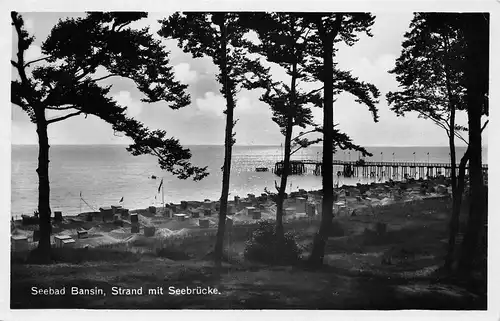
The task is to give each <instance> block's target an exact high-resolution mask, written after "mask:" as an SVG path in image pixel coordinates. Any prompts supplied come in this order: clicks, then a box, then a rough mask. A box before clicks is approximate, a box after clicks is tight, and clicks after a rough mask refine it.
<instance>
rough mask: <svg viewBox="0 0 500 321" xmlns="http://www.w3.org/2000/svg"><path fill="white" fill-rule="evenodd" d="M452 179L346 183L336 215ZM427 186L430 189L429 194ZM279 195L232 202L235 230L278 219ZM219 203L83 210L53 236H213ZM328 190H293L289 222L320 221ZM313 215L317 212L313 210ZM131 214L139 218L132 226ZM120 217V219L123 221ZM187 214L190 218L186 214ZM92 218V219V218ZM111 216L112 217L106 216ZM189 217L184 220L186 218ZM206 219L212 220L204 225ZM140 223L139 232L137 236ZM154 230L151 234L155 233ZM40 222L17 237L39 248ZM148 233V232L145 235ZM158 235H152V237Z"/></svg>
mask: <svg viewBox="0 0 500 321" xmlns="http://www.w3.org/2000/svg"><path fill="white" fill-rule="evenodd" d="M446 183H447V179H444V178H439V179H430V180H422V181H418V180H415V181H412V182H411V183H403V182H391V183H389V182H385V183H372V184H365V185H362V184H359V185H357V186H349V185H343V186H340V187H338V188H335V189H334V191H335V194H336V196H334V208H333V211H334V217H336V218H338V217H345V216H358V215H361V216H363V215H369V216H374V215H377V213H378V212H381V211H382V209H383V208H384V207H386V206H391V205H393V204H404V203H406V202H412V201H418V200H425V199H437V198H439V199H442V198H449V197H450V195H449V189H448V188H446ZM422 186H427V188H426V189H428V190H429V192H426V193H425V195H424V194H423V193H422V191H421V189H422ZM272 197H273V196H270V195H269V194H265V193H262V194H261V195H260V196H255V195H253V194H248V195H247V197H238V196H236V197H234V198H233V199H230V200H228V220H230V221H231V222H230V223H229V224H230V228H231V227H232V226H243V227H244V226H247V227H249V226H251V225H255V223H257V222H258V221H260V220H271V221H273V220H275V219H276V203H275V202H274V201H273V200H272ZM218 203H219V202H218V201H212V200H208V199H206V200H204V201H182V202H181V203H180V204H172V203H171V204H167V206H165V207H163V206H162V207H153V206H151V207H149V208H145V209H144V208H142V209H130V210H126V211H127V215H126V216H123V215H122V214H121V213H122V212H121V211H122V209H121V208H118V207H115V208H116V209H117V210H116V212H114V211H113V212H112V213H111V212H109V211H110V210H111V208H109V209H108V212H107V213H104V212H102V211H101V212H82V213H79V214H77V215H71V216H70V215H63V217H62V220H61V221H55V220H54V218H52V220H53V233H52V236H51V238H54V236H56V235H67V236H71V237H72V238H74V239H76V241H77V245H78V247H80V246H85V245H90V246H100V245H103V244H113V243H120V242H121V241H123V240H125V239H130V238H134V235H136V236H135V238H136V237H138V236H139V235H140V236H141V237H143V236H146V233H148V234H149V235H148V236H146V237H152V236H155V237H161V238H165V237H166V238H168V237H171V236H174V237H175V235H180V234H182V235H187V234H191V233H198V232H196V231H201V232H202V233H210V232H213V231H212V230H214V228H216V227H217V226H218V219H219V215H218V211H219V208H218V206H219V205H218ZM321 206H322V191H321V190H315V191H304V190H299V191H298V192H292V193H289V194H287V197H286V199H285V202H284V211H285V213H284V217H283V220H284V221H285V222H287V221H294V220H301V219H309V220H318V219H320V218H321V212H322V207H321ZM311 211H312V212H311ZM131 214H136V218H135V219H134V220H135V221H136V223H133V222H132V218H131V216H130V215H131ZM115 215H119V217H120V219H119V220H117V216H115ZM183 215H184V216H183ZM89 216H91V217H92V218H91V219H90V220H89ZM105 216H106V218H105ZM181 216H183V217H181ZM201 221H206V222H204V223H203V226H202V222H201ZM134 225H136V226H137V227H136V231H135V232H134ZM151 228H152V230H153V232H146V230H147V229H151ZM37 229H38V224H33V223H32V224H30V225H25V224H23V221H22V220H16V221H12V222H11V235H12V236H14V235H19V236H23V237H26V238H27V239H31V243H30V244H31V246H33V245H34V244H36V242H37V241H36V240H34V234H35V232H34V231H35V230H37ZM141 230H142V231H141ZM79 231H80V232H81V231H85V232H86V234H87V233H88V234H89V238H85V239H79V237H80V235H79ZM151 233H152V234H151Z"/></svg>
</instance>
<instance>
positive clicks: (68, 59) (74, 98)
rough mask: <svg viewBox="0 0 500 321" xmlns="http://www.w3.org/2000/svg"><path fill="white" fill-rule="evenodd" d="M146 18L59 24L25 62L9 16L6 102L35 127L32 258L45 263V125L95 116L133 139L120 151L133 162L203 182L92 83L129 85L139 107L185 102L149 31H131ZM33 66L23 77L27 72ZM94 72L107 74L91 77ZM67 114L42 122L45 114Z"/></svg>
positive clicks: (182, 157)
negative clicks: (10, 72) (148, 160)
mask: <svg viewBox="0 0 500 321" xmlns="http://www.w3.org/2000/svg"><path fill="white" fill-rule="evenodd" d="M146 16H147V14H146V13H140V12H120V13H118V12H109V13H103V12H99V13H92V12H91V13H87V15H86V17H84V18H78V19H66V20H60V21H59V22H58V23H57V25H56V26H54V28H53V29H52V31H51V33H50V35H49V36H48V37H47V39H45V41H44V42H43V44H42V47H41V49H42V53H43V55H44V56H43V57H42V58H40V59H36V60H34V61H26V60H25V52H26V50H27V49H28V48H29V47H30V45H31V44H32V43H33V41H34V37H33V36H30V35H29V33H28V32H27V31H26V29H25V28H24V22H23V19H22V16H21V15H20V14H18V13H16V12H12V13H11V18H12V25H13V26H14V29H15V32H16V34H17V37H18V42H17V54H16V58H17V59H16V60H11V64H12V66H14V68H15V70H16V71H17V73H18V76H19V77H18V78H19V79H17V80H13V81H12V82H11V92H12V95H11V97H12V98H11V101H12V103H13V104H15V105H18V106H19V107H21V108H22V109H23V110H24V111H25V112H26V113H27V114H28V115H29V117H30V119H31V121H32V122H33V123H35V124H36V126H37V130H36V131H37V134H38V140H39V141H38V142H39V154H38V169H37V173H38V178H39V188H38V190H39V195H38V212H39V220H40V241H39V244H38V249H37V252H38V255H39V258H40V259H41V260H43V261H49V260H50V246H51V245H50V233H51V219H50V215H51V210H50V183H49V137H48V134H47V128H48V126H49V125H50V124H53V123H56V122H60V121H64V120H66V119H69V118H71V117H75V116H78V115H85V116H87V115H89V114H90V115H94V116H97V117H99V118H101V119H103V120H104V121H106V122H107V123H109V124H111V126H112V128H113V129H114V130H115V131H117V132H123V133H124V134H125V135H127V136H129V137H130V138H132V140H133V144H132V145H130V146H129V147H128V148H127V150H128V151H129V152H131V153H132V154H134V155H141V154H152V155H155V156H157V157H158V160H159V165H160V167H161V168H162V169H165V170H168V171H170V172H172V173H173V174H174V175H177V176H178V177H179V178H182V179H185V178H188V177H193V178H194V179H195V180H198V179H202V178H203V177H204V176H206V175H207V174H206V168H197V167H193V166H192V165H191V164H190V163H189V159H190V157H191V154H190V152H189V150H188V149H184V148H182V146H181V145H180V144H179V141H178V140H176V139H174V138H166V132H165V131H163V130H155V131H151V130H149V129H148V128H146V127H145V126H144V125H143V124H142V123H140V122H138V121H136V120H135V119H133V118H130V117H128V116H127V115H126V108H127V107H126V106H123V107H122V106H119V105H118V104H117V103H116V101H114V100H113V99H112V98H109V97H108V94H109V93H110V90H111V86H101V85H99V81H101V80H104V79H107V78H110V77H121V78H128V79H131V80H133V81H134V82H135V83H136V84H137V88H138V89H139V90H140V91H141V92H142V93H144V95H145V98H144V99H143V101H144V102H157V101H166V102H170V103H171V105H170V107H171V108H173V109H177V108H181V107H184V106H186V105H188V104H189V103H190V98H189V96H188V95H186V93H185V89H186V86H185V85H182V84H180V83H178V82H177V81H176V80H175V79H174V74H173V72H172V67H170V66H169V60H168V54H167V52H166V51H165V48H164V47H163V46H162V45H161V44H160V42H159V41H157V40H155V39H153V37H152V35H151V34H150V33H149V32H148V28H145V29H142V30H135V29H132V28H130V26H129V25H130V24H131V23H132V22H134V21H138V20H140V19H142V18H145V17H146ZM32 65H33V66H35V67H34V68H33V69H32V70H31V73H30V70H29V69H28V68H30V67H31V66H32ZM97 68H104V69H105V70H106V71H107V72H108V74H107V75H105V76H102V77H98V78H97V77H96V75H95V73H96V70H97ZM53 110H55V111H61V112H65V111H68V113H67V114H66V115H64V116H59V117H55V118H51V119H47V117H46V113H47V112H48V111H53Z"/></svg>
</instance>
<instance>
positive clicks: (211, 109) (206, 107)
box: [196, 91, 226, 116]
mask: <svg viewBox="0 0 500 321" xmlns="http://www.w3.org/2000/svg"><path fill="white" fill-rule="evenodd" d="M196 106H197V107H198V109H199V111H200V112H202V113H212V114H215V115H216V116H222V115H224V113H223V112H224V110H225V109H226V100H225V99H224V97H222V96H221V95H216V94H214V93H213V92H211V91H209V92H207V93H205V97H204V98H197V99H196Z"/></svg>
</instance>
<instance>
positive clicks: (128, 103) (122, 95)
mask: <svg viewBox="0 0 500 321" xmlns="http://www.w3.org/2000/svg"><path fill="white" fill-rule="evenodd" d="M113 99H114V100H116V102H117V103H118V104H119V105H120V106H122V107H127V115H128V116H130V117H136V116H137V115H139V114H140V113H141V112H142V104H141V102H140V101H137V100H135V99H133V98H132V95H131V94H130V92H129V91H126V90H122V91H120V92H118V93H116V94H114V95H113Z"/></svg>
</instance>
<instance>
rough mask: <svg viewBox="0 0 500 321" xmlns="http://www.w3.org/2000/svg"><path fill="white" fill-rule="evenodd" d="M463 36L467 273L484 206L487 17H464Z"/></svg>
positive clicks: (464, 257)
mask: <svg viewBox="0 0 500 321" xmlns="http://www.w3.org/2000/svg"><path fill="white" fill-rule="evenodd" d="M463 19H464V20H465V21H466V23H465V24H464V26H463V32H464V38H465V41H466V44H467V49H466V67H465V80H466V84H467V86H466V87H467V95H466V101H467V115H468V117H469V122H468V125H469V151H470V156H469V176H470V198H471V203H470V211H469V218H468V224H467V232H466V234H465V236H464V241H463V245H462V255H461V258H460V261H459V268H460V270H461V271H462V272H464V273H470V271H471V268H472V266H473V262H474V259H475V258H476V254H477V246H478V243H479V238H480V235H481V233H482V231H483V230H484V226H483V224H484V221H485V216H486V208H485V205H486V204H485V201H486V198H485V197H484V185H483V172H482V154H481V150H482V146H481V145H482V141H481V116H482V114H483V110H484V103H485V95H486V94H487V93H488V79H489V77H488V74H489V19H488V18H486V16H485V15H484V14H479V13H478V14H469V16H466V17H463Z"/></svg>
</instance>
